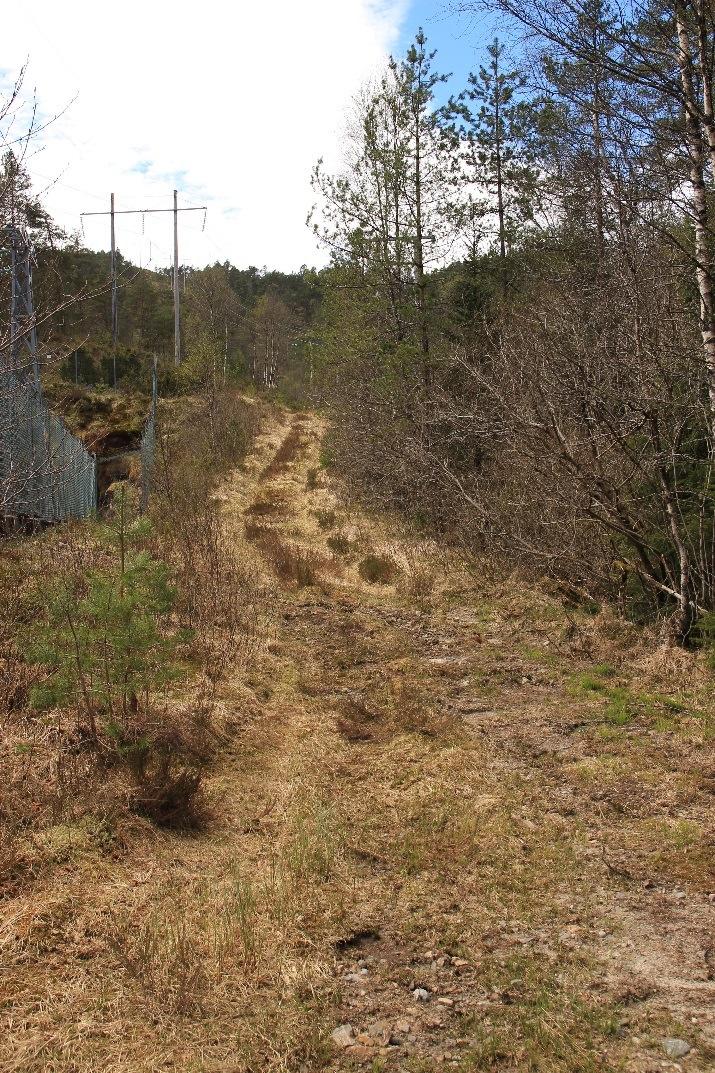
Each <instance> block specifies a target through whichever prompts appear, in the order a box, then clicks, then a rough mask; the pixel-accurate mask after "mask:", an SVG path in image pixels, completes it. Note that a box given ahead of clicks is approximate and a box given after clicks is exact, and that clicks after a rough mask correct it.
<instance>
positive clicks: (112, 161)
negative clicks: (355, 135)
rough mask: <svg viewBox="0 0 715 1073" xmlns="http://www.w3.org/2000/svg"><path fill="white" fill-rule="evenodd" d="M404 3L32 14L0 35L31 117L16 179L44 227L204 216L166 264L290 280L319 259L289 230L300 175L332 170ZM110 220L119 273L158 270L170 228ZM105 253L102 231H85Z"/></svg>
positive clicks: (188, 221) (357, 0)
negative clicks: (194, 209)
mask: <svg viewBox="0 0 715 1073" xmlns="http://www.w3.org/2000/svg"><path fill="white" fill-rule="evenodd" d="M407 6H408V0H234V2H232V3H231V2H225V0H224V2H222V0H205V2H204V3H203V4H200V5H197V4H188V3H186V2H182V0H179V2H178V3H176V2H174V3H171V4H170V3H168V2H167V0H144V2H143V3H140V2H139V0H125V3H124V4H122V5H120V6H116V5H107V4H103V3H102V4H98V3H97V2H96V0H92V2H90V0H69V2H67V3H57V0H35V2H34V3H33V4H32V5H31V7H29V8H27V10H26V11H25V10H24V11H23V15H22V18H17V19H15V20H13V23H14V24H11V25H8V22H7V21H6V24H5V27H4V32H3V48H2V56H1V57H0V62H1V63H2V68H3V69H4V70H5V72H10V73H12V72H13V70H15V69H17V68H18V66H19V65H20V64H21V63H22V62H23V60H24V58H25V57H26V56H29V60H30V64H29V70H28V75H27V80H26V89H28V88H29V89H31V88H32V87H33V86H36V87H37V96H38V100H39V104H40V106H41V109H42V111H43V112H44V113H52V112H54V111H57V110H58V109H59V108H61V107H63V106H64V105H65V104H67V102H69V101H71V100H72V99H73V98H76V99H74V102H73V103H72V104H70V106H69V107H68V109H67V111H66V112H65V114H64V115H62V116H61V117H60V118H59V119H58V120H57V121H56V122H55V123H54V124H52V125H51V126H50V128H49V129H48V130H47V131H46V132H45V133H44V134H43V135H41V137H40V138H39V139H38V140H37V142H36V143H35V146H34V151H33V153H32V155H31V158H30V160H29V170H30V172H31V174H32V175H33V179H34V181H35V186H36V188H37V189H38V190H41V189H42V188H43V187H46V186H48V180H52V179H57V182H56V183H55V184H54V185H50V186H49V189H48V190H47V193H46V197H45V201H46V204H47V206H48V208H49V209H50V211H51V212H52V214H53V216H54V217H55V219H56V220H57V221H58V222H59V223H60V224H61V225H62V226H64V227H66V228H68V229H75V228H76V227H77V226H78V223H79V213H80V212H81V211H82V210H90V209H95V210H99V209H103V208H108V207H109V206H108V202H109V192H110V191H111V190H114V191H115V192H116V201H117V206H116V207H117V208H118V209H120V208H141V207H156V206H157V205H167V206H169V205H170V204H171V195H172V190H173V188H174V187H175V186H176V187H178V189H179V194H180V203H183V204H206V205H208V208H209V212H208V219H207V225H206V228H207V229H206V232H205V233H204V232H202V231H201V214H200V213H191V214H189V213H187V214H184V216H183V217H182V218H181V220H180V256H181V260H182V261H184V262H185V263H192V264H198V265H202V264H205V263H207V262H211V261H214V260H217V259H218V260H224V259H230V260H231V261H233V262H234V263H235V264H238V265H248V264H256V265H259V266H261V265H264V264H265V265H268V266H270V267H278V268H283V269H295V268H297V267H299V266H300V265H301V264H302V263H307V264H315V263H319V262H320V261H321V260H322V259H323V255H322V253H321V252H320V251H318V250H317V248H316V246H315V242H314V240H313V238H312V236H311V234H310V232H309V231H308V229H307V228H306V227H305V223H304V221H305V217H306V215H307V212H308V210H309V208H310V205H311V190H310V185H309V176H310V171H311V168H312V166H313V164H314V163H315V160H316V159H317V158H318V157H319V156H321V155H322V156H325V157H326V158H327V159H328V160H330V159H331V158H332V159H335V158H336V156H337V151H338V145H339V140H340V132H341V129H342V126H343V121H344V114H345V111H346V109H347V107H348V106H349V103H350V100H351V98H352V96H353V95H354V93H355V92H356V91H357V90H358V88H359V86H360V84H361V83H362V82H363V81H364V80H365V79H367V78H369V77H370V76H371V75H372V74H374V72H375V71H376V70H377V69H379V67H380V66H381V65H382V63H383V62H384V59H385V56H386V54H387V52H388V51H389V50H390V49H391V48H393V47H394V46H395V44H396V40H397V37H398V34H399V31H400V26H401V22H402V19H403V18H404V16H405V14H406V9H407ZM141 232H142V220H141V218H140V217H136V216H134V217H131V216H130V217H118V221H117V242H118V245H119V247H120V249H121V250H122V251H123V252H124V253H125V254H126V255H127V256H129V257H131V258H132V259H133V260H135V261H139V260H141V261H142V262H143V263H147V261H148V258H149V244H150V242H151V253H152V262H153V264H154V265H166V264H168V263H169V262H170V260H171V256H172V254H171V250H172V231H171V217H170V216H169V215H166V216H147V217H146V218H145V221H144V234H143V235H142V233H141ZM85 240H86V242H87V244H88V245H89V246H91V247H93V248H96V249H106V248H107V246H108V242H109V222H108V219H107V218H102V217H98V218H95V219H93V220H92V219H90V220H89V221H85Z"/></svg>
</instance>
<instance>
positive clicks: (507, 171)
mask: <svg viewBox="0 0 715 1073" xmlns="http://www.w3.org/2000/svg"><path fill="white" fill-rule="evenodd" d="M487 52H488V55H489V62H488V64H487V65H486V66H484V65H482V66H480V68H479V71H478V72H477V73H476V74H475V73H471V74H470V75H469V82H468V86H467V89H466V90H464V92H463V93H461V94H460V96H459V98H458V101H457V102H452V105H451V107H452V111H453V113H455V114H456V115H457V117H459V118H460V119H461V121H462V123H461V128H460V133H461V135H462V137H463V138H465V140H466V146H467V148H466V153H465V159H466V162H467V164H468V166H469V169H470V173H471V181H472V184H473V185H474V186H475V187H476V190H477V195H476V197H475V196H474V195H472V200H471V201H470V203H469V204H470V212H469V221H470V223H471V224H472V233H473V231H474V226H473V225H474V221H475V218H476V217H477V216H478V215H479V214H481V215H482V217H484V216H489V215H492V214H494V213H496V220H497V226H496V237H497V242H498V248H499V256H500V258H501V260H502V262H503V261H504V260H505V258H506V256H507V253H508V252H509V249H510V246H511V245H512V243H513V242H514V241H515V240H516V239H517V237H518V236H519V234H520V232H521V229H522V227H523V225H524V224H525V223H527V222H528V221H530V220H532V219H533V217H534V210H535V197H536V191H537V167H536V161H537V155H536V141H535V134H536V123H537V117H536V112H535V109H534V106H533V105H532V103H531V102H530V101H528V100H526V99H525V98H524V97H523V95H522V91H523V90H524V87H525V85H526V79H525V78H524V76H523V75H522V74H521V73H520V72H519V71H518V70H509V69H506V70H505V69H504V62H503V61H504V47H503V46H502V45H501V44H500V42H499V40H498V39H497V38H495V40H494V41H493V42H492V44H491V45H489V47H488V49H487ZM480 195H481V196H480Z"/></svg>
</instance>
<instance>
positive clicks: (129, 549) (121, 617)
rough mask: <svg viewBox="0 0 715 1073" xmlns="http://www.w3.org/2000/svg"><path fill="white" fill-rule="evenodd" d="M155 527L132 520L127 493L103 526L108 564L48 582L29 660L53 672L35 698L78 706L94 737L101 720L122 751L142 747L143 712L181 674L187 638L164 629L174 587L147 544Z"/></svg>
mask: <svg viewBox="0 0 715 1073" xmlns="http://www.w3.org/2000/svg"><path fill="white" fill-rule="evenodd" d="M149 531H150V526H149V523H148V522H147V521H146V519H139V520H138V521H131V522H129V521H127V519H126V505H125V496H124V495H122V496H121V499H120V505H119V510H118V516H117V518H116V520H115V521H114V522H113V523H110V524H107V525H104V526H100V527H98V529H97V537H98V540H99V541H100V543H101V544H102V545H104V546H105V548H106V549H107V550H108V552H109V553H110V557H109V562H108V564H107V566H106V567H104V568H102V569H97V570H90V571H87V573H86V574H83V575H80V576H76V577H73V578H68V579H64V578H63V579H56V580H54V581H52V582H51V583H49V584H48V585H47V587H46V589H45V591H44V592H43V593H42V594H41V605H42V615H41V620H40V621H39V622H38V623H37V624H36V625H34V626H33V627H31V629H30V631H29V634H28V638H27V640H28V658H29V659H30V660H31V661H32V662H34V663H38V664H40V665H42V666H44V667H46V668H47V672H48V673H47V677H46V678H45V680H44V681H43V682H42V683H41V684H40V685H37V686H35V687H34V689H33V690H32V694H31V700H32V703H33V704H34V705H35V706H36V707H39V708H51V707H58V706H66V705H73V706H77V707H78V708H79V709H80V711H82V713H83V714H84V716H85V717H86V719H87V722H88V727H89V729H90V730H91V732H92V734H93V735H94V736H96V735H97V734H98V731H99V728H98V722H97V720H98V719H100V720H101V724H102V729H103V730H104V731H105V733H106V734H107V735H108V736H109V737H110V738H111V739H113V740H114V741H115V742H116V743H117V744H118V746H119V747H120V748H121V747H124V746H125V745H126V744H127V742H128V741H130V740H132V747H137V744H139V746H141V742H139V743H138V742H137V741H134V740H133V730H134V729H135V721H136V716H137V713H138V712H139V711H140V709H143V710H144V711H147V710H148V709H149V705H150V701H151V696H152V694H153V693H155V692H156V691H157V690H158V689H160V688H161V687H162V686H165V685H167V684H168V683H169V682H171V681H172V680H174V679H175V678H177V677H178V676H179V675H180V673H181V670H180V667H179V665H178V663H177V661H176V657H177V649H178V645H179V644H180V642H181V641H182V640H184V637H183V636H182V635H180V634H177V633H171V632H169V631H167V629H166V627H165V624H166V621H167V618H168V616H169V614H170V612H171V609H172V607H173V605H174V600H175V590H174V588H173V586H172V584H171V580H170V576H169V570H168V567H167V566H166V564H164V563H162V562H159V561H158V560H156V559H154V558H152V556H151V555H150V554H149V553H148V552H147V551H145V550H142V548H141V544H142V543H143V542H144V541H145V540H146V538H147V536H148V535H149Z"/></svg>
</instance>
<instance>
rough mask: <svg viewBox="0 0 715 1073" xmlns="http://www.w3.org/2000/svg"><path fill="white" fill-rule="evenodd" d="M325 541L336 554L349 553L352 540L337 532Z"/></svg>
mask: <svg viewBox="0 0 715 1073" xmlns="http://www.w3.org/2000/svg"><path fill="white" fill-rule="evenodd" d="M325 543H326V544H327V545H328V547H329V548H330V550H331V551H332V552H335V554H336V555H347V554H348V553H349V551H350V547H351V544H350V541H349V540H348V538H347V537H346V536H344V535H343V534H342V533H335V534H333V536H329V537H328V539H327V540H326V542H325Z"/></svg>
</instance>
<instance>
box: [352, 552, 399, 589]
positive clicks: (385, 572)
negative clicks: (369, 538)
mask: <svg viewBox="0 0 715 1073" xmlns="http://www.w3.org/2000/svg"><path fill="white" fill-rule="evenodd" d="M358 573H359V574H360V577H361V578H362V579H363V581H367V582H369V583H370V584H371V585H375V584H381V585H389V584H390V582H391V581H393V580H394V579H395V576H396V575H397V565H396V563H395V562H394V561H393V560H392V559H390V558H389V556H387V555H366V556H365V558H364V559H363V560H362V561H361V563H360V565H359V566H358Z"/></svg>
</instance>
